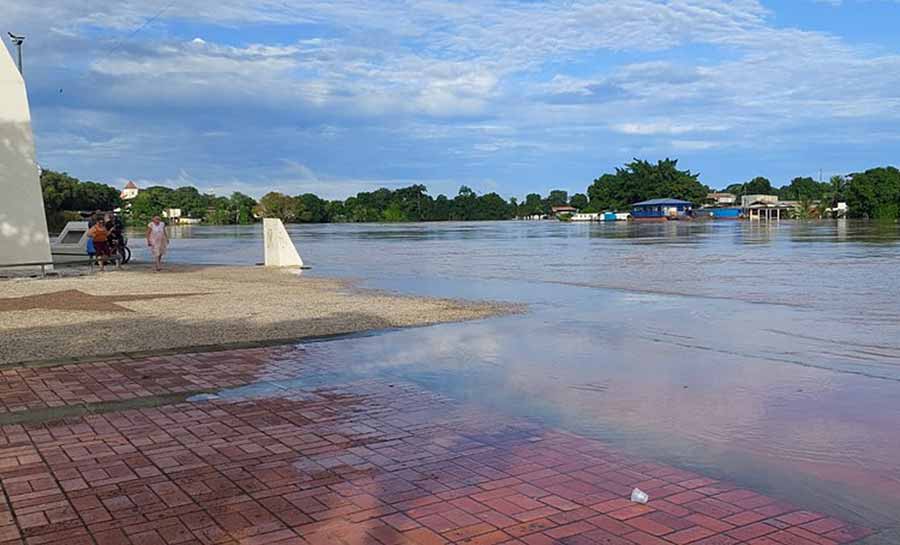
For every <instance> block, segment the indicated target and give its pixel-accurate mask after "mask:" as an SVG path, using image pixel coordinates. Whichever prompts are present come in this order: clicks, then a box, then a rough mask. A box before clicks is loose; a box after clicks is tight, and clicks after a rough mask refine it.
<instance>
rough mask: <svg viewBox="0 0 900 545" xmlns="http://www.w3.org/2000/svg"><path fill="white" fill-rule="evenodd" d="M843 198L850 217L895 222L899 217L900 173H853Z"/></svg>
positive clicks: (893, 170)
mask: <svg viewBox="0 0 900 545" xmlns="http://www.w3.org/2000/svg"><path fill="white" fill-rule="evenodd" d="M846 197H847V206H848V207H849V209H850V215H851V216H853V217H858V218H872V219H878V220H896V219H897V218H898V217H900V170H897V169H896V168H894V167H881V168H873V169H870V170H867V171H865V172H862V173H857V174H853V175H851V177H850V182H849V183H848V184H847V188H846Z"/></svg>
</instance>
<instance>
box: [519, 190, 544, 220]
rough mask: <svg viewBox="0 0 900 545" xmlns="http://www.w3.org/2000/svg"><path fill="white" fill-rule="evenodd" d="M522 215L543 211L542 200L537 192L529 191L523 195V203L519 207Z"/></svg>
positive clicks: (531, 214) (541, 212)
mask: <svg viewBox="0 0 900 545" xmlns="http://www.w3.org/2000/svg"><path fill="white" fill-rule="evenodd" d="M519 208H520V209H521V211H522V215H523V216H533V215H535V214H543V213H544V201H543V199H541V196H540V195H538V194H537V193H529V194H528V195H526V196H525V203H524V204H522V205H521V206H520V207H519Z"/></svg>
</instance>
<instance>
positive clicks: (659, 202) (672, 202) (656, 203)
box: [631, 199, 693, 206]
mask: <svg viewBox="0 0 900 545" xmlns="http://www.w3.org/2000/svg"><path fill="white" fill-rule="evenodd" d="M675 204H693V203H691V202H690V201H681V200H678V199H650V200H649V201H643V202H636V203H634V204H632V205H631V206H665V205H675Z"/></svg>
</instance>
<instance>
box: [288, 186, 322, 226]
mask: <svg viewBox="0 0 900 545" xmlns="http://www.w3.org/2000/svg"><path fill="white" fill-rule="evenodd" d="M295 199H296V200H297V201H298V203H299V204H300V206H299V207H298V208H297V221H299V222H301V223H326V222H328V221H329V217H328V209H327V207H326V204H327V203H326V202H325V201H323V200H322V199H320V198H319V197H317V196H316V195H314V194H312V193H304V194H303V195H300V196H298V197H295Z"/></svg>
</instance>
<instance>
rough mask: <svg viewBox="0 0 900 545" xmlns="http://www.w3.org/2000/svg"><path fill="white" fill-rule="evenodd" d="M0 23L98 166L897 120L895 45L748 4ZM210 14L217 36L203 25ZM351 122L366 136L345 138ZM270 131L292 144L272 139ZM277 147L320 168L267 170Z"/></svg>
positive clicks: (51, 153) (243, 2)
mask: <svg viewBox="0 0 900 545" xmlns="http://www.w3.org/2000/svg"><path fill="white" fill-rule="evenodd" d="M0 20H4V21H5V22H6V21H8V22H9V25H10V28H22V30H23V31H24V32H26V33H30V34H33V35H34V36H35V38H32V39H31V41H29V42H28V43H27V45H28V47H29V49H28V50H27V53H26V58H27V59H28V60H27V61H26V62H31V63H34V66H35V67H36V70H35V71H34V73H33V75H32V76H30V77H32V78H34V79H32V80H30V83H31V84H32V85H33V88H38V89H39V91H41V92H45V91H46V88H54V89H55V88H56V87H65V89H66V92H65V94H63V95H61V96H60V97H56V99H55V100H57V101H59V102H61V103H62V104H65V105H66V107H67V108H68V111H67V112H66V113H65V114H64V115H63V116H62V117H61V118H55V117H53V116H54V115H55V113H56V112H58V111H59V107H57V106H55V105H54V104H55V103H53V102H52V101H51V100H49V99H47V98H46V97H41V96H40V95H39V98H38V100H36V101H35V102H34V104H35V108H36V116H35V117H36V126H37V127H38V136H39V140H38V141H39V144H40V148H39V149H40V155H41V156H42V158H48V159H52V160H53V161H54V162H56V161H59V162H60V163H62V162H70V163H76V164H82V165H89V166H90V168H91V169H92V170H96V171H104V172H110V171H113V172H116V174H117V175H123V172H122V170H124V169H129V170H140V169H141V168H150V169H157V170H161V169H163V168H168V169H169V171H171V172H176V171H177V168H179V167H185V166H186V165H188V166H190V167H191V168H190V171H196V170H197V169H196V168H195V166H196V165H195V162H201V161H208V162H218V161H217V159H218V158H219V157H221V162H222V163H225V164H221V165H220V164H213V165H211V166H210V168H211V169H212V170H214V171H215V173H216V174H215V176H209V177H208V178H209V179H212V178H214V177H218V178H219V179H223V178H222V176H223V175H224V174H223V173H227V172H230V171H233V170H235V169H237V170H238V171H239V172H238V174H237V178H238V179H241V180H254V181H255V182H258V183H280V182H278V181H277V180H279V179H283V180H291V183H299V182H298V180H299V181H302V182H303V183H306V184H316V183H318V184H322V185H328V184H334V187H343V188H344V189H350V188H353V187H357V186H355V185H352V184H360V185H359V187H363V186H366V185H365V184H368V183H369V182H366V181H360V178H365V176H360V175H359V172H360V171H361V170H362V169H360V168H356V169H349V168H348V169H347V172H346V173H341V172H338V170H340V168H339V167H337V166H334V165H333V164H331V161H330V159H329V157H328V155H329V154H342V153H344V154H346V157H347V163H348V165H349V163H352V162H353V161H354V160H355V159H354V157H356V156H359V157H365V159H358V160H359V161H369V162H372V161H376V162H378V161H380V162H383V163H384V165H378V166H383V170H385V171H389V170H391V169H392V167H393V166H394V165H397V166H404V167H405V168H408V169H409V170H410V171H414V172H416V173H417V174H418V173H419V172H421V171H422V169H423V165H428V164H433V165H434V168H435V169H441V168H447V167H448V166H451V167H453V168H460V169H462V168H469V169H474V168H475V167H476V166H478V165H481V167H482V168H494V169H502V168H504V167H505V166H508V165H512V164H513V162H515V164H518V165H528V164H532V163H535V162H540V161H541V160H543V159H545V158H548V157H550V158H553V157H559V156H565V157H572V156H576V155H577V154H585V153H587V151H588V150H597V149H599V148H604V149H609V150H617V149H628V150H636V149H637V150H658V149H676V150H690V151H697V152H701V151H711V150H714V149H716V148H719V147H725V146H728V147H733V146H738V147H756V148H764V147H765V146H767V145H768V144H769V143H771V142H773V141H776V140H778V138H783V139H784V140H790V139H789V138H788V137H786V136H784V135H785V134H788V132H789V131H790V134H791V138H795V136H794V133H799V134H801V135H802V140H800V141H803V142H804V143H807V144H809V143H813V142H816V141H820V140H821V139H823V138H826V136H827V138H830V139H839V138H840V136H836V135H847V136H848V137H849V136H850V135H851V133H853V132H854V131H855V132H856V134H857V135H858V134H859V127H861V126H863V125H867V124H871V123H891V122H896V121H900V119H898V118H900V95H898V93H897V92H896V89H898V88H900V55H897V54H896V53H895V52H891V51H889V50H886V49H877V48H875V47H872V46H865V45H854V44H849V43H847V42H846V41H844V40H842V39H840V38H838V37H836V36H833V35H829V34H827V33H823V32H811V31H804V30H801V29H795V28H781V27H777V26H775V24H774V19H773V17H772V12H770V11H769V9H767V8H766V7H765V6H764V5H763V4H762V3H761V2H760V1H757V0H669V1H663V0H617V1H614V2H603V3H599V2H581V1H574V2H573V1H570V0H551V1H546V2H531V1H517V0H473V1H472V2H466V3H459V2H456V1H450V0H428V1H425V2H389V1H387V0H371V1H367V2H364V1H356V0H354V1H351V0H331V1H326V0H253V1H251V0H215V1H214V0H195V1H193V2H181V1H176V2H173V3H170V0H121V1H119V2H116V3H110V2H106V1H101V0H85V1H84V2H78V3H76V2H70V1H68V0H56V1H53V0H48V1H44V2H6V3H4V4H3V6H2V7H0ZM47 21H52V22H53V25H54V27H53V31H52V32H46V29H45V27H46V25H47ZM257 25H267V26H266V28H267V29H268V28H271V26H273V25H274V26H276V27H278V28H279V29H281V30H286V29H290V32H276V33H274V34H275V35H276V36H279V38H278V39H277V40H272V39H270V38H268V37H267V35H265V34H263V33H262V32H258V29H259V28H260V27H257ZM292 25H302V26H295V27H292ZM205 26H213V27H218V29H217V30H218V32H211V31H210V32H207V31H205V30H203V29H204V27H205ZM223 29H230V35H229V37H228V39H229V40H231V41H230V42H229V43H222V42H221V40H223V39H222V38H213V36H220V35H221V32H223V31H224V30H223ZM135 31H139V32H137V33H136V34H133V33H134V32H135ZM294 31H296V32H294ZM132 34H133V35H132ZM285 35H296V36H297V38H296V39H291V40H285V39H284V38H283V37H284V36H285ZM151 38H152V39H151ZM160 38H161V39H160ZM113 46H115V47H113ZM676 47H679V48H682V49H680V50H679V51H681V54H679V55H669V54H668V52H669V51H670V50H672V49H673V48H676ZM692 48H696V49H697V50H698V51H702V55H701V54H700V53H697V54H696V55H693V56H692V55H691V54H690V53H689V52H690V51H692ZM623 52H624V53H626V55H619V53H623ZM686 52H687V53H686ZM599 57H602V59H603V62H595V61H596V59H597V58H599ZM622 59H627V61H626V60H622ZM82 66H83V68H84V72H83V73H80V72H78V70H79V67H82ZM26 70H28V69H27V68H26ZM29 73H30V72H29ZM42 87H43V89H42ZM79 111H80V112H84V113H83V114H79V113H76V112H79ZM823 125H827V126H828V129H829V130H827V131H825V130H822V127H823ZM360 127H363V128H362V129H361V128H360ZM371 127H377V128H378V129H379V130H380V132H377V135H378V136H379V137H382V139H380V140H377V141H373V142H371V143H368V142H366V143H363V142H361V141H359V140H358V139H355V134H356V133H361V132H364V133H365V134H373V133H376V132H375V131H374V130H372V131H370V128H371ZM812 127H815V128H814V129H813V128H812ZM248 131H250V132H254V133H256V134H258V140H259V141H260V142H266V144H265V145H264V144H260V145H259V147H258V149H257V147H256V146H254V142H253V140H254V139H252V138H247V137H246V135H245V134H244V133H246V132H248ZM298 131H306V132H305V133H304V134H303V135H302V136H298ZM283 133H284V134H288V135H289V136H288V138H297V143H296V145H294V146H291V145H289V144H283V143H281V142H279V143H278V144H279V146H280V149H279V150H278V152H277V153H276V152H274V151H272V150H271V147H272V144H273V142H274V141H275V136H273V135H281V134H283ZM307 133H308V134H307ZM623 141H624V142H623ZM795 141H796V140H795ZM288 142H291V141H290V140H288ZM241 146H243V148H242V147H241ZM329 146H331V147H329ZM347 146H354V147H350V148H347ZM313 149H315V150H316V151H311V150H313ZM369 149H378V150H379V153H378V154H371V155H370V154H368V153H367V151H368V150H369ZM222 150H227V152H224V153H225V154H227V156H223V151H222ZM240 153H245V154H246V155H247V159H246V160H245V161H243V162H242V161H241V160H240V156H239V154H240ZM266 153H269V154H272V157H268V158H267V160H266V161H261V160H260V159H259V156H260V155H264V154H266ZM314 153H318V154H319V161H318V163H319V164H317V160H316V157H315V156H313V154H314ZM609 153H610V156H612V155H613V154H614V153H617V152H613V151H610V152H609ZM116 154H120V157H121V156H126V155H127V156H128V158H127V159H121V160H120V161H119V164H116V165H112V164H111V163H112V161H114V158H115V156H116ZM236 154H238V155H236ZM282 157H291V158H292V159H291V160H296V161H297V163H298V164H302V165H307V167H306V168H310V169H312V168H317V169H318V168H321V167H320V164H321V163H329V166H328V167H327V168H325V169H324V170H323V171H329V172H331V173H332V175H331V176H326V177H323V178H322V179H319V180H315V179H312V178H310V177H309V176H308V175H298V174H297V173H293V174H289V175H288V174H285V173H281V172H279V171H278V169H280V168H281V167H282V166H283V163H282V162H281V158H282ZM500 157H502V158H503V164H502V165H498V164H497V163H496V161H499V159H498V158H500ZM162 158H166V159H168V161H169V162H170V163H173V164H172V165H171V166H170V167H165V166H163V165H164V164H165V162H164V161H163V160H162ZM627 158H628V157H626V159H627ZM585 160H587V159H585ZM76 161H77V162H76ZM441 161H443V163H440V162H441ZM264 162H268V163H270V164H267V165H261V164H260V163H264ZM104 163H105V164H106V166H105V167H101V166H100V165H101V164H104ZM123 163H125V164H124V165H123ZM273 163H274V166H273ZM351 171H352V173H351ZM310 172H312V170H310ZM307 174H308V173H307ZM392 174H396V172H392ZM491 175H492V176H494V177H496V176H497V174H496V173H491ZM465 176H466V177H467V179H471V178H472V177H473V175H472V171H471V170H469V171H466V173H465ZM158 177H160V176H158ZM373 178H378V179H386V180H388V179H407V177H405V176H392V175H390V176H382V175H373ZM414 178H415V176H409V177H408V179H414ZM340 180H350V182H347V184H345V185H343V186H341V185H340ZM255 182H254V183H255ZM348 184H349V185H348Z"/></svg>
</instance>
